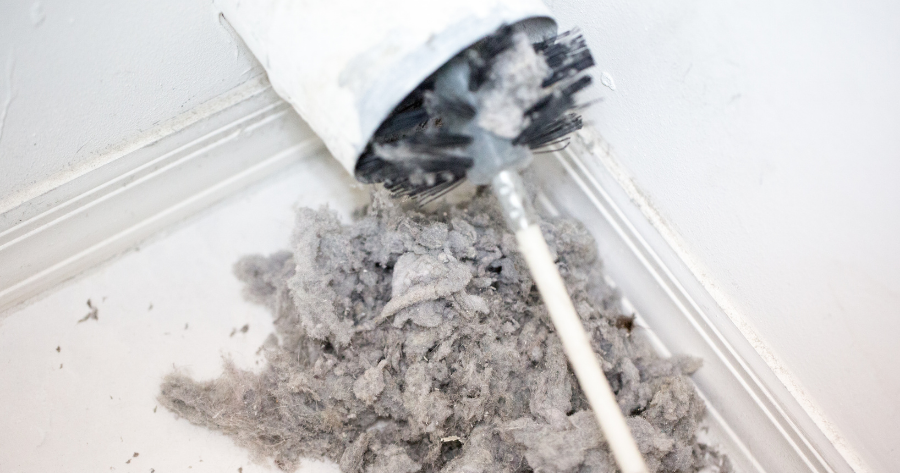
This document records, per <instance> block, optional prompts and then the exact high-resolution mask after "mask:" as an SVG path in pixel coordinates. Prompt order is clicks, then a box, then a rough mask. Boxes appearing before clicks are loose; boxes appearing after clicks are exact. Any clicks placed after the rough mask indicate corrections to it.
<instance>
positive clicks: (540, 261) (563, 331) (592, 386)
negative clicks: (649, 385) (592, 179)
mask: <svg viewBox="0 0 900 473" xmlns="http://www.w3.org/2000/svg"><path fill="white" fill-rule="evenodd" d="M500 174H501V175H503V176H500V175H498V176H497V178H495V179H494V181H493V185H494V193H495V194H496V195H497V197H498V198H499V199H500V201H501V205H502V206H503V208H504V211H505V213H506V214H507V215H506V218H507V221H508V223H509V224H510V227H511V228H512V229H513V231H515V234H516V240H517V242H518V244H519V251H521V252H522V256H523V257H524V258H525V262H526V263H527V264H528V269H529V270H530V271H531V277H532V279H534V282H535V284H536V285H537V288H538V291H539V292H540V294H541V298H542V299H543V300H544V304H545V305H546V306H547V311H548V312H549V314H550V319H551V320H552V321H553V326H554V327H555V328H556V333H557V335H559V338H560V340H561V341H562V345H563V350H564V351H565V353H566V356H567V357H568V359H569V364H570V365H571V366H572V371H574V372H575V377H576V378H578V383H579V384H580V385H581V390H582V391H583V392H584V394H585V396H586V397H587V400H588V403H589V404H590V406H591V409H592V410H593V411H594V416H595V417H596V418H597V423H598V424H599V425H600V430H601V432H602V433H603V437H604V438H605V439H606V442H607V444H608V445H609V449H610V450H611V451H612V454H613V457H614V458H615V460H616V463H617V464H618V465H619V469H620V470H621V471H622V473H647V471H648V470H647V465H646V463H644V458H643V457H642V456H641V452H640V450H638V447H637V443H636V442H635V440H634V437H632V435H631V430H630V429H629V428H628V424H627V423H626V422H625V416H624V415H623V414H622V410H621V409H620V408H619V404H618V402H616V397H615V395H614V394H613V392H612V389H611V388H610V386H609V382H608V381H607V380H606V376H605V375H604V374H603V370H602V369H601V368H600V361H599V360H598V358H597V355H596V353H594V350H593V348H592V347H591V342H590V338H589V336H588V334H587V332H586V331H585V330H584V326H583V325H582V324H581V318H580V317H579V316H578V313H577V312H576V311H575V306H574V305H573V304H572V299H571V298H570V297H569V293H568V291H567V290H566V286H565V283H564V282H563V279H562V276H560V274H559V269H558V268H557V267H556V263H555V262H554V261H553V258H552V256H551V254H550V248H549V247H548V246H547V242H546V241H545V240H544V236H543V235H542V234H541V229H540V227H538V225H537V224H534V223H530V222H529V220H531V219H530V210H529V209H528V207H527V203H526V200H525V198H524V195H525V194H524V192H523V191H522V183H521V177H519V175H518V173H515V172H514V171H503V172H501V173H500Z"/></svg>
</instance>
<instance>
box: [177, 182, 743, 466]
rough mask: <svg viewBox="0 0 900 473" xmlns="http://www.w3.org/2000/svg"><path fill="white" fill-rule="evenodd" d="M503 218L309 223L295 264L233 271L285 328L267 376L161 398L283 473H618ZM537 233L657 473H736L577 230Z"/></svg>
mask: <svg viewBox="0 0 900 473" xmlns="http://www.w3.org/2000/svg"><path fill="white" fill-rule="evenodd" d="M495 205H496V204H495V203H494V200H493V199H492V198H491V197H490V196H489V195H478V196H476V197H475V198H474V199H473V200H472V201H470V202H468V203H466V204H465V205H464V206H449V205H444V206H443V207H441V208H440V209H439V210H437V211H434V212H426V211H424V210H422V209H421V208H413V209H409V208H404V206H403V205H402V204H401V203H398V202H397V201H395V200H393V199H392V198H391V197H389V196H388V195H387V194H386V193H376V194H375V195H374V198H373V202H372V204H371V205H369V206H368V207H367V208H366V209H365V210H364V211H362V212H361V213H360V215H359V216H358V218H357V219H356V221H354V222H353V223H350V224H343V223H341V222H340V220H339V219H338V216H337V215H336V214H335V213H334V212H332V211H330V210H328V209H320V210H311V209H300V210H299V211H298V213H297V218H296V228H295V230H294V236H293V247H292V249H291V251H283V252H279V253H275V254H273V255H269V256H259V255H254V256H247V257H245V258H243V259H242V260H240V261H239V262H238V263H237V264H236V265H235V272H236V274H237V276H238V277H239V278H240V279H241V280H242V281H243V282H244V283H245V294H246V296H247V297H248V298H249V299H250V300H252V301H255V302H257V303H260V304H263V305H265V306H266V307H268V308H269V310H270V311H271V312H272V315H273V317H274V321H275V334H273V335H272V336H271V337H270V338H269V340H268V341H267V342H266V343H265V345H264V347H263V350H264V353H265V356H266V359H267V365H266V366H265V368H264V369H263V370H262V371H261V372H259V373H254V372H250V371H246V370H242V369H239V368H237V367H235V366H234V365H233V364H230V363H228V362H226V365H225V372H224V374H223V375H222V376H221V377H220V378H219V379H215V380H210V381H197V380H194V379H192V378H191V377H189V376H188V375H187V374H185V373H183V372H178V371H176V372H174V373H172V374H170V375H168V376H167V377H166V378H165V380H164V382H163V383H162V387H161V394H160V396H159V399H160V402H161V403H162V404H163V405H164V406H166V407H167V408H168V409H170V410H172V411H174V412H175V413H177V414H178V415H179V416H181V417H184V418H186V419H187V420H189V421H190V422H192V423H194V424H197V425H201V426H206V427H209V428H211V429H215V430H219V431H221V432H224V433H225V434H227V435H229V436H231V437H233V438H234V439H235V441H236V442H237V443H238V444H239V445H241V446H243V447H246V448H248V449H250V450H251V451H252V452H253V453H254V454H255V456H256V457H257V459H259V460H260V461H263V460H265V459H266V458H271V459H273V460H274V463H275V464H276V465H277V466H278V467H279V468H281V469H282V470H284V471H293V470H295V469H296V468H297V467H298V466H300V465H301V464H302V459H303V458H325V459H329V460H332V461H334V462H336V463H337V464H338V465H339V466H340V470H341V471H343V472H345V473H360V472H366V473H414V472H438V471H439V472H445V473H464V472H510V473H512V472H579V473H587V472H610V473H611V472H615V471H616V467H615V462H614V460H613V458H612V457H611V455H610V453H609V451H608V450H607V448H606V444H605V442H604V441H603V439H602V437H601V435H600V434H599V432H598V429H597V426H596V422H595V420H594V417H593V415H592V413H591V412H590V411H589V410H588V409H589V408H588V404H587V401H586V400H585V398H584V396H583V395H582V393H581V392H580V390H579V388H578V383H577V381H576V379H575V377H574V375H573V374H572V372H571V371H570V369H569V367H568V365H567V361H566V357H565V354H564V353H563V350H562V346H561V344H560V342H559V340H558V339H557V337H556V335H555V333H554V329H553V325H552V324H551V322H550V320H549V319H548V316H547V313H546V310H545V308H544V305H543V303H542V302H541V299H540V296H539V294H538V293H537V290H536V289H535V287H534V284H533V282H532V280H531V277H530V275H529V273H528V270H527V268H526V266H525V263H524V261H523V260H522V259H521V256H520V255H519V253H518V252H517V249H516V244H515V238H514V237H513V235H512V234H510V233H509V232H508V231H507V229H506V228H505V225H504V224H503V219H502V216H501V214H500V212H499V210H498V209H497V208H496V206H495ZM541 229H542V231H543V233H544V234H545V236H546V238H547V241H548V243H549V245H550V247H551V250H552V252H553V254H554V255H555V258H556V261H557V264H558V267H559V270H560V272H561V273H562V275H563V277H564V278H565V282H566V286H567V287H568V288H569V291H570V293H571V296H572V299H573V301H574V303H575V306H576V309H577V311H578V313H579V315H580V317H581V319H582V322H583V323H584V326H585V328H586V329H587V331H588V333H589V334H590V337H591V343H592V346H593V348H594V350H595V351H596V352H597V353H598V355H599V356H600V358H601V360H602V363H603V369H604V371H605V373H606V376H607V378H608V380H609V382H610V384H611V385H612V387H613V390H614V392H615V394H616V399H617V400H618V403H619V406H620V407H621V408H622V410H623V412H625V413H626V415H627V416H628V419H627V421H628V425H629V427H630V429H631V431H632V433H633V434H634V435H635V437H636V439H637V442H638V445H639V448H640V450H641V453H642V454H643V455H644V457H645V459H646V461H647V464H648V466H649V469H650V471H652V472H697V471H700V470H703V471H708V472H728V471H731V467H730V464H729V462H728V459H727V458H726V457H725V456H724V455H722V454H720V453H718V452H717V451H716V450H715V449H714V448H713V447H711V446H709V445H706V444H704V443H701V442H699V441H698V439H697V432H698V429H699V428H700V427H701V421H702V419H703V415H704V404H703V401H702V400H701V399H700V397H699V396H698V394H697V392H696V390H695V388H694V386H693V385H692V383H691V381H690V379H689V378H688V376H689V375H690V374H691V373H692V372H694V371H695V370H697V369H698V368H699V366H700V363H699V361H698V360H696V359H692V358H688V357H677V356H676V357H672V358H662V357H660V356H659V355H657V354H656V353H655V352H654V351H653V349H652V348H651V346H650V345H649V343H648V341H647V340H646V339H645V337H643V336H642V335H641V334H640V332H639V330H635V329H633V324H632V318H631V317H630V316H629V314H626V313H624V312H623V310H622V307H621V304H620V298H619V296H618V294H617V292H616V291H615V290H614V289H612V288H611V287H610V286H608V285H607V284H606V283H605V282H604V277H603V273H602V267H601V263H600V260H599V259H598V256H597V251H596V246H595V242H594V240H593V239H592V237H591V236H590V235H589V234H588V232H587V231H586V230H585V229H584V228H583V227H582V226H581V225H580V224H579V223H577V222H574V221H572V220H566V219H555V218H544V219H543V221H542V223H541Z"/></svg>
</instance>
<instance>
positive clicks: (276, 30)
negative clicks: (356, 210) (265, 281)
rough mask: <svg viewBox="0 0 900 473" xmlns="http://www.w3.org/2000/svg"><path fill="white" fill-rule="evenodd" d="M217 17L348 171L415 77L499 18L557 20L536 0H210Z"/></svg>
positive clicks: (531, 24) (532, 25) (547, 26)
mask: <svg viewBox="0 0 900 473" xmlns="http://www.w3.org/2000/svg"><path fill="white" fill-rule="evenodd" d="M216 5H217V6H218V7H219V8H220V9H221V11H222V13H223V14H224V16H225V19H226V20H227V21H228V22H229V23H230V24H231V26H232V27H233V28H234V29H235V30H236V31H237V33H238V34H239V35H240V36H241V38H242V39H243V40H244V42H245V43H246V44H247V46H248V47H249V48H250V50H251V51H252V52H253V54H254V55H255V56H256V57H257V59H259V61H260V62H261V63H262V65H263V67H264V68H265V69H266V72H267V73H268V75H269V81H270V82H271V83H272V86H273V87H274V89H275V91H276V92H277V93H278V94H279V95H280V96H281V97H283V98H284V99H285V100H287V101H288V102H290V104H291V105H293V106H294V108H295V109H296V110H297V112H299V113H300V116H302V117H303V119H304V120H306V122H307V123H309V125H310V127H311V128H312V129H313V131H315V132H316V133H317V134H318V135H319V137H320V138H322V140H323V141H324V142H325V145H326V146H327V147H328V149H329V151H331V153H332V155H334V157H335V158H337V160H338V161H340V163H341V164H342V165H343V166H344V167H345V168H346V169H347V170H348V171H349V172H350V173H351V174H352V173H353V172H354V167H355V165H356V161H357V158H358V157H359V155H360V153H361V152H362V151H363V150H364V149H365V147H366V144H367V143H368V141H369V138H370V137H371V136H372V134H373V133H374V132H375V130H376V129H377V128H378V126H379V125H380V124H381V122H382V121H383V120H384V119H385V118H386V117H387V116H388V114H390V112H391V111H392V110H393V108H394V107H395V106H396V105H397V104H398V103H400V101H401V100H403V98H405V97H406V96H407V95H408V94H409V93H410V92H411V91H412V90H413V89H415V88H416V87H417V86H418V85H419V84H420V83H421V82H422V81H423V80H425V79H426V78H427V77H428V76H430V75H431V74H432V73H434V72H435V71H436V70H437V69H438V68H440V67H441V66H442V65H444V64H445V63H446V62H447V61H449V60H450V59H451V58H453V56H455V55H456V54H457V53H459V52H460V51H462V50H464V49H465V48H467V47H469V46H470V45H472V44H474V43H475V42H477V41H478V40H480V39H482V38H484V37H485V36H487V35H489V34H491V33H493V32H494V31H496V30H497V29H498V28H499V27H501V26H503V25H512V24H516V23H521V24H522V26H523V27H524V28H525V29H526V31H527V32H529V33H530V34H532V35H534V36H543V35H545V34H552V33H554V32H555V30H556V24H555V22H554V21H553V20H552V19H550V17H549V15H550V13H549V11H548V10H547V7H546V6H545V5H544V4H543V2H541V1H540V0H454V1H450V2H446V1H445V2H437V1H429V0H425V1H422V0H365V1H360V0H327V1H323V0H313V1H291V0H216Z"/></svg>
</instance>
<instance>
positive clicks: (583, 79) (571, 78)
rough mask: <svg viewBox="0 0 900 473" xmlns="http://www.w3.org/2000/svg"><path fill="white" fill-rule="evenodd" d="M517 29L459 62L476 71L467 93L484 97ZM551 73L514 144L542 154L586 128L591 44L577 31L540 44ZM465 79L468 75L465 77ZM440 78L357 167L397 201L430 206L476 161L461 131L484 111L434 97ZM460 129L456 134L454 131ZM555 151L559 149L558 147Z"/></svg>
mask: <svg viewBox="0 0 900 473" xmlns="http://www.w3.org/2000/svg"><path fill="white" fill-rule="evenodd" d="M515 34H516V30H515V28H513V27H510V26H504V27H502V28H500V29H499V30H497V32H496V33H494V34H492V35H490V36H488V37H486V38H484V39H482V40H481V41H479V42H478V43H476V44H474V45H473V46H471V47H469V48H468V49H466V50H465V51H463V52H462V53H460V55H459V56H458V57H457V58H458V59H459V60H464V62H465V64H466V65H467V67H468V68H469V72H468V88H469V90H470V91H472V92H473V93H476V94H477V93H478V91H479V90H480V89H481V87H482V86H484V84H485V83H486V82H487V81H488V80H489V78H490V77H491V70H492V67H493V65H494V63H495V62H496V60H497V57H498V56H499V55H501V54H502V53H504V52H505V51H508V50H510V49H511V48H513V47H514V45H515V40H514V35H515ZM533 47H534V50H535V52H537V53H538V54H539V55H540V56H542V57H543V59H544V61H546V64H547V66H548V68H549V71H548V73H547V76H546V78H545V79H544V80H543V82H542V84H541V87H542V91H541V94H542V95H543V96H542V98H541V99H540V100H539V101H538V102H537V103H535V104H534V105H533V106H532V107H531V108H530V109H529V110H528V111H526V112H525V114H524V115H525V116H524V125H523V126H524V128H523V129H522V131H521V132H520V133H519V135H518V136H516V137H515V138H514V139H512V140H510V141H511V142H512V144H513V145H516V146H526V147H528V148H530V149H532V150H539V151H536V153H544V152H553V151H558V150H559V149H563V148H565V146H567V145H568V138H566V136H567V135H569V134H570V133H572V132H574V131H576V130H578V129H580V128H581V127H582V119H581V116H580V115H579V114H578V113H575V111H576V110H577V109H578V105H577V104H576V101H575V94H577V93H578V92H580V91H582V90H583V89H584V88H586V87H588V86H589V85H590V84H591V78H590V77H589V76H587V75H584V74H583V71H584V70H585V69H587V68H589V67H591V66H593V65H594V59H593V57H592V56H591V53H590V51H589V50H588V48H587V43H586V42H585V40H584V38H583V37H582V36H581V35H580V34H579V33H578V32H577V31H569V32H565V33H561V34H559V35H556V36H554V37H552V38H549V39H547V40H544V41H541V42H539V43H536V44H534V45H533ZM463 77H465V76H463ZM434 88H435V76H432V77H431V78H429V79H427V80H426V81H425V82H423V83H422V84H421V85H420V86H419V87H418V88H416V90H414V91H413V92H412V93H410V94H409V95H408V96H407V97H406V98H405V99H404V100H403V101H402V102H401V103H400V104H399V105H397V107H395V108H394V110H393V112H391V114H390V115H389V116H388V117H387V118H386V119H385V120H384V122H383V123H382V124H381V126H380V127H379V128H378V130H377V131H376V132H375V134H374V135H373V136H372V139H371V140H370V141H369V144H368V145H367V147H366V150H365V151H364V152H363V154H362V155H361V156H360V158H359V161H358V162H357V165H356V177H357V179H358V180H360V181H361V182H366V183H383V184H384V186H385V188H387V189H388V190H390V191H391V193H393V194H394V195H396V196H408V197H411V198H413V199H416V200H417V201H418V202H419V203H420V204H425V203H427V202H430V201H431V200H434V199H436V198H438V197H440V196H441V195H443V194H445V193H447V192H449V191H450V190H452V189H453V188H455V187H456V186H458V185H459V184H460V183H461V182H462V181H463V180H465V178H466V174H467V172H468V171H469V169H471V168H472V166H473V164H474V162H475V161H474V158H473V156H472V155H471V153H470V152H468V150H467V148H468V146H469V145H470V143H471V142H472V137H470V136H468V135H466V134H464V133H463V132H460V131H459V128H458V125H459V124H460V123H471V121H472V120H474V119H475V118H476V116H477V114H478V110H477V104H473V103H472V100H471V99H468V100H467V99H463V98H457V97H452V96H440V95H439V94H437V93H435V91H434ZM453 130H457V131H453ZM551 147H552V149H551Z"/></svg>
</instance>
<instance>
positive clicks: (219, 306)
mask: <svg viewBox="0 0 900 473" xmlns="http://www.w3.org/2000/svg"><path fill="white" fill-rule="evenodd" d="M353 186H354V183H353V181H352V179H351V178H350V177H349V176H348V175H347V174H346V173H345V172H344V171H343V170H342V169H340V168H339V167H338V166H337V164H335V163H333V162H332V160H331V158H329V157H327V156H318V157H315V158H311V159H309V160H307V161H306V162H304V163H302V164H301V165H297V166H295V167H293V168H291V169H290V170H289V171H287V172H285V173H283V174H281V175H280V176H278V177H276V178H272V179H269V180H268V181H266V182H264V183H262V184H259V185H257V186H255V187H253V188H251V189H248V190H246V191H244V192H242V193H241V194H239V195H237V196H234V197H231V198H230V199H228V200H227V201H225V202H223V203H220V204H218V205H217V206H215V207H213V208H211V209H208V210H207V211H205V212H203V213H202V214H200V215H198V216H195V217H193V218H192V219H190V220H188V221H186V222H183V223H182V224H180V225H178V226H177V227H176V228H173V229H171V230H169V231H167V232H165V234H162V235H158V236H156V237H155V238H154V239H153V240H151V241H149V242H145V243H144V244H143V245H142V246H141V247H140V248H138V249H136V250H134V251H131V252H129V253H127V254H125V255H122V256H120V257H118V258H117V259H115V260H113V261H111V262H109V263H107V264H105V265H103V266H101V267H99V268H96V269H94V270H92V271H91V272H89V273H88V274H85V275H83V276H81V277H78V278H76V279H75V280H72V281H70V282H68V283H66V284H65V285H63V286H62V287H60V288H58V289H57V290H55V291H53V292H50V293H48V294H45V295H44V296H42V297H41V298H39V299H37V300H35V301H33V302H31V303H30V304H28V305H26V306H23V307H19V308H17V309H14V310H13V311H12V312H10V313H7V314H6V315H5V316H4V317H3V318H2V319H0V426H3V427H4V428H3V429H2V430H0V471H4V472H6V471H10V472H12V471H15V472H21V473H31V472H34V473H38V472H40V473H45V472H54V471H60V472H61V471H72V472H102V471H116V472H145V473H146V472H151V471H155V472H160V473H162V472H173V471H185V472H186V471H190V472H198V473H199V472H216V473H221V472H237V471H239V470H238V469H239V468H242V471H243V472H244V473H253V472H269V471H272V472H274V471H277V469H276V468H275V467H274V466H271V465H269V464H266V463H254V462H253V461H252V460H251V459H250V458H249V456H248V453H247V452H246V451H245V450H244V449H241V448H238V447H236V446H235V444H234V443H233V442H232V440H231V439H230V438H228V437H226V436H224V435H222V434H220V433H218V432H213V431H210V430H207V429H205V428H201V427H197V426H193V425H191V424H189V423H188V422H186V421H185V420H183V419H177V418H176V417H175V416H174V415H173V414H172V413H170V412H169V411H167V410H166V409H165V408H163V407H161V406H158V403H157V401H156V399H155V398H156V396H157V394H158V388H159V383H160V380H161V378H162V377H163V376H164V375H165V374H166V373H169V372H171V371H172V370H173V369H175V368H177V369H181V370H185V371H187V372H189V373H191V374H192V375H193V376H195V377H197V378H204V379H205V378H212V377H216V376H218V375H219V374H220V373H221V371H222V359H223V357H230V358H231V359H233V360H234V361H235V362H236V363H237V364H238V365H239V366H243V367H253V366H258V364H259V363H261V361H260V359H259V356H258V355H256V351H257V349H258V347H259V346H260V345H261V344H262V342H263V340H264V339H265V338H266V337H267V336H268V335H269V334H270V333H271V331H272V330H271V329H272V322H271V316H270V315H269V313H268V311H267V310H266V309H264V308H263V307H261V306H257V305H254V304H251V303H249V302H247V301H245V300H244V299H243V298H242V296H241V284H240V283H239V281H238V280H237V279H236V278H235V277H234V276H233V275H232V272H231V266H232V264H233V263H234V262H235V261H236V260H237V259H238V258H240V257H241V256H242V255H245V254H249V253H270V252H273V251H276V250H279V249H286V248H287V246H288V242H289V239H290V233H291V230H292V228H293V208H294V206H295V205H297V204H299V205H303V206H312V207H318V206H319V205H323V204H328V205H329V206H330V207H331V208H334V209H335V210H337V211H338V212H340V213H341V214H342V215H343V216H345V217H349V213H350V212H351V211H352V209H353V208H355V207H356V206H358V205H359V204H361V203H362V202H364V201H365V198H366V197H365V196H366V193H365V191H364V190H363V189H360V188H359V187H358V186H357V187H356V188H354V187H353ZM89 300H90V303H91V305H92V306H93V307H96V308H97V319H96V320H93V319H88V320H85V321H83V322H79V320H80V319H82V318H83V317H85V316H86V315H87V314H88V313H90V312H91V309H90V308H89V307H88V305H87V303H88V301H89ZM244 326H246V327H248V329H247V331H246V332H242V331H241V328H242V327H244ZM299 471H301V472H304V473H313V472H326V471H327V472H337V471H338V470H337V468H336V467H335V466H332V465H328V464H324V463H320V462H308V463H307V464H306V465H305V466H304V467H303V468H301V469H300V470H299Z"/></svg>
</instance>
